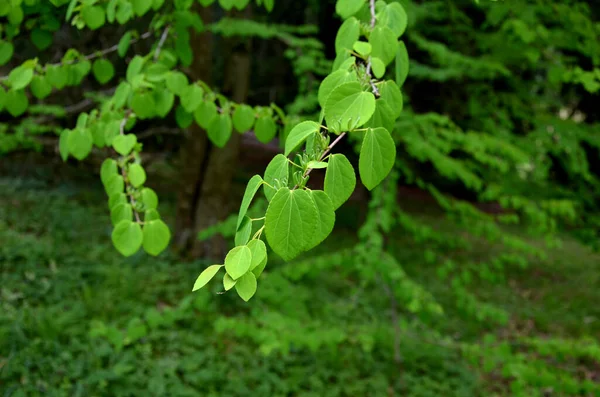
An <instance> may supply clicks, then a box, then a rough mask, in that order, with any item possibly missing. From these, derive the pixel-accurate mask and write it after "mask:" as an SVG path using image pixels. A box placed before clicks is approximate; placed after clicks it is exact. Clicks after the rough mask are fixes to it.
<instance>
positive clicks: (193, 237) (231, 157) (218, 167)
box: [176, 7, 251, 259]
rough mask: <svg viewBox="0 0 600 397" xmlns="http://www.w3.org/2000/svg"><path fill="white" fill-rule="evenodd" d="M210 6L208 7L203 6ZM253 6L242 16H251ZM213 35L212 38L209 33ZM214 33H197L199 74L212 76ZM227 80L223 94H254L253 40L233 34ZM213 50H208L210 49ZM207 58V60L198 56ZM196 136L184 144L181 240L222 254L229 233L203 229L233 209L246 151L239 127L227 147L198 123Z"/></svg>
mask: <svg viewBox="0 0 600 397" xmlns="http://www.w3.org/2000/svg"><path fill="white" fill-rule="evenodd" d="M203 10H206V9H203ZM249 12H250V7H248V8H247V9H246V11H244V13H243V14H242V15H244V16H245V17H248V16H249ZM203 13H204V15H202V17H203V20H204V21H205V23H206V22H207V21H208V20H210V15H207V11H203ZM207 36H208V37H207ZM212 40H213V38H212V37H209V35H208V34H204V33H203V34H201V35H198V36H197V37H196V38H194V41H193V45H194V48H195V52H196V54H197V59H196V60H195V61H194V64H193V70H194V72H196V73H197V76H195V77H197V78H199V79H203V80H204V81H205V82H207V81H208V79H207V77H209V78H210V74H211V73H210V67H211V65H212V62H213V59H212V56H211V52H212V42H213V41H212ZM225 47H226V48H225V49H224V50H225V51H223V52H224V53H225V54H229V56H227V58H226V66H227V67H226V70H225V81H224V86H223V90H222V91H223V93H225V94H226V95H227V96H228V97H229V98H231V99H232V100H233V101H235V102H238V103H242V102H245V101H246V99H247V97H248V87H249V83H250V68H251V59H250V40H245V39H244V40H240V39H229V40H227V41H226V45H225ZM207 53H208V54H207ZM200 57H202V58H203V59H198V58H200ZM190 132H191V134H190V135H191V136H190V138H189V140H188V142H187V143H186V145H185V147H184V148H182V157H181V158H182V186H181V189H180V192H179V198H178V206H177V218H178V221H177V222H178V223H177V231H176V242H177V246H178V247H179V249H180V251H184V250H185V252H181V253H182V254H184V255H186V254H187V255H189V256H192V257H207V258H212V259H222V258H223V256H224V255H225V253H226V252H227V245H226V242H225V240H224V239H223V238H221V237H220V236H216V237H214V238H212V239H210V240H208V241H199V240H198V239H197V234H198V232H199V231H200V230H202V229H205V228H207V227H209V226H211V225H214V224H215V223H217V222H219V221H221V220H223V219H225V218H226V217H227V215H228V214H229V213H230V211H231V210H232V209H233V208H232V206H231V204H232V201H231V199H230V190H231V185H232V181H233V177H234V174H235V170H236V165H237V164H236V163H237V159H238V157H239V154H240V146H241V135H240V134H238V133H237V132H235V131H234V132H233V134H232V136H231V138H230V140H229V142H228V143H227V145H226V146H225V147H224V148H217V147H214V146H212V145H211V144H210V142H209V141H208V139H207V137H206V132H205V131H204V130H202V129H201V128H200V127H197V126H195V127H193V128H192V130H191V131H190Z"/></svg>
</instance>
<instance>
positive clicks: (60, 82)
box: [46, 65, 67, 90]
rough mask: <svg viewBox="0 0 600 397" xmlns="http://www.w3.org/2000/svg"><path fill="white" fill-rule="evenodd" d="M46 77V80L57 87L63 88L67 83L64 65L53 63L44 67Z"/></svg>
mask: <svg viewBox="0 0 600 397" xmlns="http://www.w3.org/2000/svg"><path fill="white" fill-rule="evenodd" d="M46 78H47V79H48V82H49V83H50V84H52V85H53V86H54V87H55V88H57V89H59V90H60V89H63V88H64V86H65V85H66V84H67V73H66V71H65V69H64V67H61V66H58V65H54V66H48V67H47V68H46Z"/></svg>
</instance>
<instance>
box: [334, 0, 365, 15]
mask: <svg viewBox="0 0 600 397" xmlns="http://www.w3.org/2000/svg"><path fill="white" fill-rule="evenodd" d="M364 4H365V0H337V3H336V4H335V12H337V13H338V15H339V16H341V17H342V19H346V18H349V17H351V16H352V15H354V14H356V13H357V12H358V11H360V9H361V8H362V6H363V5H364Z"/></svg>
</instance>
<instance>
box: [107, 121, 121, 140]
mask: <svg viewBox="0 0 600 397" xmlns="http://www.w3.org/2000/svg"><path fill="white" fill-rule="evenodd" d="M120 130H121V121H119V120H113V121H110V122H108V124H106V126H105V130H104V144H105V145H106V146H112V142H113V139H115V138H116V137H117V136H119V132H120Z"/></svg>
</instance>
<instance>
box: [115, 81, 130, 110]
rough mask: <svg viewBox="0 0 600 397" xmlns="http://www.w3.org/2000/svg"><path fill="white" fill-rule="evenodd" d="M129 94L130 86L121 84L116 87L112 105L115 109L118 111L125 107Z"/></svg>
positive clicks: (124, 83)
mask: <svg viewBox="0 0 600 397" xmlns="http://www.w3.org/2000/svg"><path fill="white" fill-rule="evenodd" d="M130 94H131V84H129V83H126V82H122V83H121V84H119V85H118V86H117V89H116V90H115V95H114V96H113V98H112V99H113V104H114V105H115V108H117V109H119V108H121V107H123V105H125V103H126V102H127V100H128V99H129V95H130Z"/></svg>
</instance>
